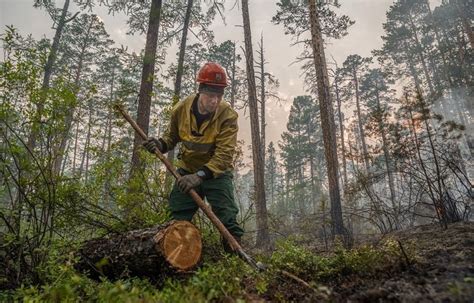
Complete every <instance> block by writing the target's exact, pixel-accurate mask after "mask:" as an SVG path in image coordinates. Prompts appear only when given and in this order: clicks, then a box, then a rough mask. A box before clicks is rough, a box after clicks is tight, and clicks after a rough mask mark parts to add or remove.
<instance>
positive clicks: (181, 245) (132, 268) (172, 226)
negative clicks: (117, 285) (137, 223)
mask: <svg viewBox="0 0 474 303" xmlns="http://www.w3.org/2000/svg"><path fill="white" fill-rule="evenodd" d="M201 251H202V242H201V233H200V232H199V230H198V229H197V228H196V227H195V226H194V225H193V224H191V223H190V222H188V221H170V222H168V223H166V224H164V225H160V226H156V227H152V228H147V229H140V230H133V231H129V232H126V233H124V234H118V235H113V236H109V237H107V238H98V239H94V240H90V241H87V242H86V243H85V244H84V245H83V246H82V247H81V249H80V250H79V262H78V263H77V264H76V269H78V270H80V271H87V272H89V274H90V276H92V277H98V276H106V277H109V278H113V279H116V278H122V277H130V276H140V277H149V278H152V279H153V280H156V279H159V278H161V277H163V275H166V274H167V273H169V272H170V269H171V271H175V272H176V271H189V270H190V269H192V268H193V267H195V266H196V265H197V263H198V262H199V260H200V258H201Z"/></svg>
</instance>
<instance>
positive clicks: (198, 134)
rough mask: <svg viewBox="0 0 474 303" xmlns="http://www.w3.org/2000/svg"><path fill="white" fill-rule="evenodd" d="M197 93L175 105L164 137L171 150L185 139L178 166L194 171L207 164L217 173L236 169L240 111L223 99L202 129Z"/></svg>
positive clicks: (216, 174) (214, 173)
mask: <svg viewBox="0 0 474 303" xmlns="http://www.w3.org/2000/svg"><path fill="white" fill-rule="evenodd" d="M195 97H196V95H195V94H194V95H191V96H189V97H187V98H186V99H185V100H183V101H182V102H179V103H178V104H176V105H175V106H174V107H173V109H172V111H171V121H170V124H169V127H168V129H167V130H166V132H165V133H164V135H163V136H162V137H161V139H162V140H163V141H164V142H165V143H166V146H167V150H171V149H173V148H174V147H175V146H176V144H177V143H178V142H182V144H181V147H180V149H179V154H178V163H177V166H178V167H181V168H182V169H184V170H187V171H189V172H192V173H194V172H196V171H197V170H199V169H200V168H202V167H203V166H206V167H207V168H209V169H210V170H211V171H212V173H213V175H214V177H218V176H219V175H221V174H222V173H224V172H226V171H228V170H232V169H233V165H232V162H233V157H234V152H235V147H236V145H237V131H238V129H239V127H238V125H237V118H238V115H237V113H236V112H235V111H234V110H233V109H232V108H231V107H230V105H229V104H228V103H227V102H225V101H224V100H222V101H221V102H220V104H219V107H218V108H217V110H216V112H215V113H214V114H213V115H212V117H211V119H210V120H206V121H204V122H203V123H202V125H201V127H200V129H198V128H197V123H196V118H195V117H194V114H193V106H192V105H193V101H194V98H195ZM193 134H194V135H193Z"/></svg>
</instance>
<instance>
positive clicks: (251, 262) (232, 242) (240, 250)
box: [115, 105, 265, 270]
mask: <svg viewBox="0 0 474 303" xmlns="http://www.w3.org/2000/svg"><path fill="white" fill-rule="evenodd" d="M115 108H116V109H117V110H118V111H119V112H120V113H121V114H122V116H123V117H124V118H125V120H127V121H128V122H129V123H130V125H131V126H132V127H133V129H135V131H136V132H137V133H138V135H140V137H141V138H142V139H143V140H145V141H146V140H148V137H147V135H146V134H145V133H144V132H143V130H142V129H141V128H140V126H138V124H137V123H136V122H135V120H133V119H132V117H130V115H129V114H128V113H127V112H126V111H125V110H124V109H123V108H122V106H120V105H116V106H115ZM155 155H156V157H157V158H158V159H160V160H161V162H163V164H164V165H165V166H166V169H167V170H168V171H169V172H170V173H171V174H172V175H173V176H174V177H175V179H177V180H179V178H181V176H180V175H179V174H178V173H177V172H176V169H175V168H174V167H173V165H172V164H171V162H170V161H168V159H167V158H166V157H165V156H164V155H163V154H162V153H161V152H160V151H159V150H158V149H157V148H156V149H155ZM188 194H189V195H190V196H191V197H192V198H193V200H194V202H196V204H197V205H198V206H199V208H200V209H201V210H202V211H203V212H204V213H205V214H206V216H207V217H208V218H209V220H211V222H212V224H214V226H215V227H217V229H218V230H219V232H220V233H221V235H222V236H223V237H224V239H226V240H227V242H228V243H229V244H230V246H231V247H232V248H233V249H234V251H236V252H237V254H238V255H239V256H240V257H241V258H242V259H243V260H244V261H245V262H247V263H248V264H249V265H251V266H252V267H254V268H256V269H258V270H264V269H265V266H264V265H263V264H262V263H260V262H256V261H255V260H254V259H253V258H252V257H251V256H249V255H248V254H247V253H246V252H245V251H244V250H243V248H242V246H241V245H240V244H239V242H237V241H236V240H235V239H234V237H233V236H232V234H231V233H230V232H229V231H228V230H227V228H226V227H225V226H224V224H222V222H221V221H220V220H219V218H217V216H216V215H215V214H214V212H213V211H212V209H211V208H210V207H209V205H207V204H206V203H205V202H204V201H203V200H202V199H201V197H200V196H199V195H198V193H197V192H196V191H195V190H194V189H191V190H190V191H189V193H188Z"/></svg>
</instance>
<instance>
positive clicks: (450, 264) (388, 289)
mask: <svg viewBox="0 0 474 303" xmlns="http://www.w3.org/2000/svg"><path fill="white" fill-rule="evenodd" d="M388 236H389V237H393V238H395V239H398V240H399V241H400V243H402V246H403V243H414V246H415V253H416V257H415V260H410V262H409V264H408V265H407V266H406V267H405V268H394V269H393V270H392V271H387V272H385V273H381V274H380V275H377V276H374V277H370V278H361V279H348V280H347V281H345V282H344V283H342V284H339V285H334V286H333V288H332V293H333V295H332V296H331V300H330V301H332V300H334V301H339V302H474V222H470V223H456V224H451V225H449V226H448V229H443V228H441V226H439V225H425V226H419V227H416V228H414V229H411V230H407V231H403V232H397V233H393V234H390V235H388Z"/></svg>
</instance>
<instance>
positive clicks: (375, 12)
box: [0, 0, 440, 144]
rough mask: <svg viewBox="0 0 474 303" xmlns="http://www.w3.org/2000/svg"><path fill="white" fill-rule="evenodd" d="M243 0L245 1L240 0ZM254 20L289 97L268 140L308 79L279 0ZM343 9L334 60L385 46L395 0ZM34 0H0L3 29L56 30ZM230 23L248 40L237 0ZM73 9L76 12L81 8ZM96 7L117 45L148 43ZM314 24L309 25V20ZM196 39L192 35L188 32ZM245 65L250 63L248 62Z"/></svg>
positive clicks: (219, 31)
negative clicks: (349, 22)
mask: <svg viewBox="0 0 474 303" xmlns="http://www.w3.org/2000/svg"><path fill="white" fill-rule="evenodd" d="M238 2H239V3H240V1H238ZM249 2H250V8H249V10H250V20H251V21H250V22H251V27H252V38H253V41H254V52H255V50H256V47H257V43H256V42H257V41H259V39H260V34H261V33H263V35H264V39H265V42H264V44H265V47H266V49H265V55H266V58H267V61H268V62H269V64H268V66H267V69H268V71H269V72H271V73H272V74H274V75H275V76H276V78H277V79H279V81H280V88H279V94H280V96H281V97H282V98H284V99H286V102H285V103H284V104H283V105H282V106H278V105H272V104H269V105H268V106H267V109H268V112H267V114H266V115H267V123H268V126H267V143H268V142H269V141H274V142H275V143H276V142H277V141H278V140H280V136H281V133H282V132H283V131H284V130H285V129H286V121H287V118H288V114H289V109H290V106H291V102H292V100H293V98H294V97H296V96H298V95H303V94H306V93H305V91H304V87H303V80H302V77H300V75H301V70H300V66H299V65H298V64H293V65H291V63H292V62H293V61H294V60H295V58H296V57H297V56H298V55H299V54H300V52H301V49H300V48H299V47H290V44H291V37H289V36H285V35H284V32H283V27H282V26H281V25H274V24H272V23H271V19H272V17H273V16H274V15H275V13H276V10H277V6H276V3H277V1H276V0H250V1H249ZM339 2H340V3H341V8H340V9H338V11H339V12H340V13H343V14H346V15H348V16H349V17H350V18H351V19H353V20H354V21H355V24H354V25H353V26H352V27H351V28H350V29H349V34H348V35H347V36H346V37H344V38H343V39H341V40H333V41H328V42H329V45H328V49H327V50H326V55H327V58H328V61H332V59H331V57H334V59H335V60H336V61H337V62H338V64H340V65H341V64H342V62H343V61H344V60H345V58H346V57H347V56H348V55H350V54H359V55H361V56H363V57H365V56H370V54H371V51H372V50H373V49H376V48H380V47H381V46H382V39H381V38H380V37H381V35H382V34H383V29H382V23H383V22H385V14H386V11H387V10H388V8H389V6H390V5H391V4H392V3H393V0H339ZM431 2H432V6H434V5H438V4H439V2H440V0H434V1H433V0H432V1H431ZM63 3H64V1H63V0H57V1H56V6H57V7H62V5H63ZM32 4H33V0H0V26H1V28H2V30H1V31H2V32H3V31H4V29H5V25H14V26H15V27H16V28H18V29H19V30H20V33H21V34H22V35H26V34H30V33H31V34H32V35H33V37H34V38H37V39H39V38H42V37H44V36H46V37H48V38H50V39H52V37H53V35H54V32H53V30H52V29H51V20H50V18H49V16H48V14H47V13H46V12H45V11H43V10H39V9H35V8H33V5H32ZM226 6H227V8H226V12H225V16H226V25H224V24H223V22H222V21H221V19H220V18H216V21H215V22H214V24H213V25H212V30H214V33H215V38H216V43H221V42H223V41H225V40H233V41H236V42H237V43H238V44H239V45H241V46H243V29H242V27H240V25H241V24H242V16H241V11H240V9H239V7H238V6H235V7H234V8H233V9H231V8H232V7H233V6H234V1H228V4H227V5H226ZM76 11H77V9H76V10H74V9H73V10H72V12H76ZM93 13H95V14H97V15H99V16H100V18H101V19H102V20H103V21H104V24H105V27H106V29H107V31H108V33H109V34H110V35H111V38H112V39H113V40H114V41H115V42H116V43H117V45H120V44H123V45H125V46H128V48H129V50H130V51H137V52H139V51H140V50H141V49H142V48H143V47H144V45H145V37H144V36H139V35H135V36H128V35H126V34H125V33H126V32H127V25H126V20H127V17H126V16H124V15H120V14H116V15H115V16H112V15H108V14H107V10H106V9H105V8H101V7H96V8H95V9H94V11H93ZM308 26H309V25H308ZM188 37H190V39H191V41H189V43H192V42H195V40H194V41H193V37H192V35H188ZM176 50H177V48H176V46H174V47H173V48H171V49H169V50H168V56H167V59H166V61H167V63H171V62H174V61H176ZM254 56H255V54H254ZM242 66H244V65H242ZM249 123H250V122H249V119H246V118H245V117H244V115H243V113H241V114H240V121H239V124H240V129H241V131H240V134H239V136H240V138H241V139H244V140H245V141H246V144H249V142H250V126H249Z"/></svg>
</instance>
